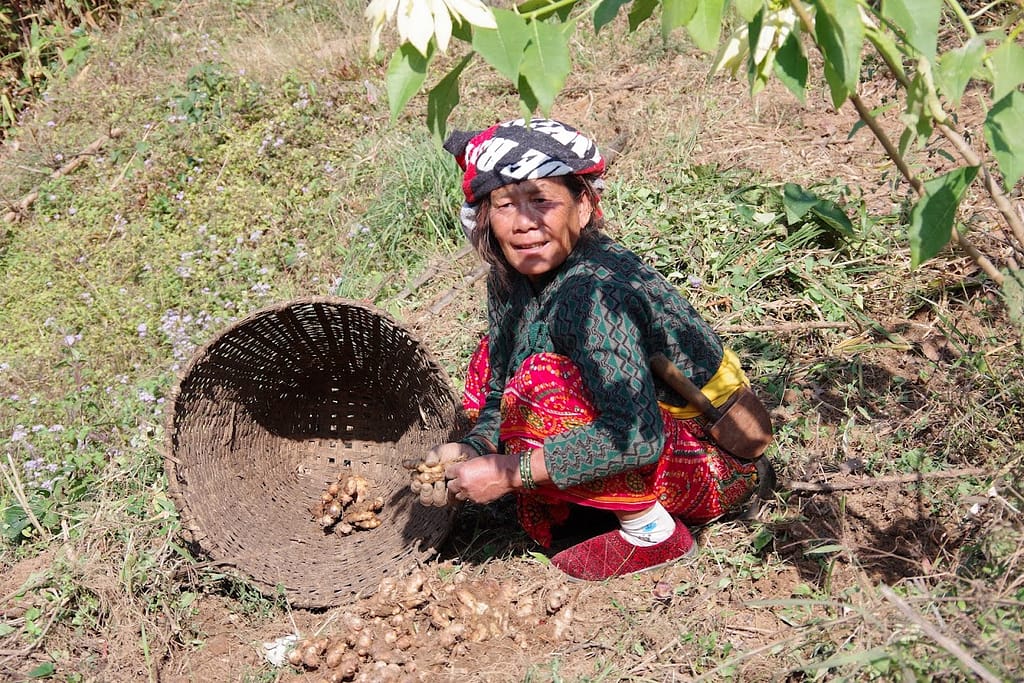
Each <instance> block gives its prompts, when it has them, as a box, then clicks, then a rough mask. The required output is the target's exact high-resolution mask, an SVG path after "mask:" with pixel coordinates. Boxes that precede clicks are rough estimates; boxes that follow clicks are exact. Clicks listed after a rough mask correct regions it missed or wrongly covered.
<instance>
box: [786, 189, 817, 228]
mask: <svg viewBox="0 0 1024 683" xmlns="http://www.w3.org/2000/svg"><path fill="white" fill-rule="evenodd" d="M819 201H821V199H820V198H819V197H818V195H816V194H814V193H813V192H811V191H810V190H806V189H804V188H803V187H801V186H800V185H797V184H796V183H786V184H785V185H783V186H782V206H783V207H784V208H785V209H786V222H787V223H790V224H793V223H796V222H797V221H798V220H800V219H801V218H803V217H804V216H805V215H807V212H808V211H810V210H811V207H812V206H814V205H815V204H817V203H818V202H819Z"/></svg>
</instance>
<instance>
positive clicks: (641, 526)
mask: <svg viewBox="0 0 1024 683" xmlns="http://www.w3.org/2000/svg"><path fill="white" fill-rule="evenodd" d="M619 526H620V527H622V528H621V529H620V530H619V533H620V534H622V537H623V538H624V539H626V540H627V541H629V542H630V543H632V544H633V545H637V546H640V547H646V546H652V545H657V544H658V543H661V542H662V541H664V540H665V539H667V538H668V537H669V536H671V535H672V532H673V531H675V530H676V520H674V519H672V515H670V514H668V511H667V510H665V508H663V507H662V506H661V503H655V504H654V505H653V506H652V507H651V508H650V509H649V510H647V512H645V513H644V514H642V515H640V516H639V517H634V518H633V519H620V520H619Z"/></svg>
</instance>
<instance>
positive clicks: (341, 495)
mask: <svg viewBox="0 0 1024 683" xmlns="http://www.w3.org/2000/svg"><path fill="white" fill-rule="evenodd" d="M383 508H384V498H383V497H381V496H372V495H370V482H369V481H368V480H367V479H366V478H365V477H361V476H360V475H358V474H351V473H350V472H347V471H346V472H341V473H340V474H338V480H337V481H334V482H332V483H331V484H329V485H328V486H327V488H326V489H325V490H324V492H323V493H322V494H320V500H319V501H318V502H317V504H316V505H314V506H313V508H312V509H311V510H310V512H312V513H313V518H314V519H315V520H316V521H317V522H318V523H319V524H320V526H322V527H323V528H324V529H330V528H332V527H334V528H335V529H336V530H337V531H338V532H339V533H341V534H344V535H346V536H347V535H348V534H350V533H352V532H353V531H355V530H356V529H376V528H377V527H379V526H380V525H381V520H380V518H379V517H378V516H377V513H378V512H380V511H381V510H382V509H383Z"/></svg>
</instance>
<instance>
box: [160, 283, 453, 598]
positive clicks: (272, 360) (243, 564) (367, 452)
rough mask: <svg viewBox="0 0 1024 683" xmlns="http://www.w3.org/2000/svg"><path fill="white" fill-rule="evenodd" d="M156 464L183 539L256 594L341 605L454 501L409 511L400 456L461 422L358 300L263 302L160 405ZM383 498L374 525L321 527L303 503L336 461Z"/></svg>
mask: <svg viewBox="0 0 1024 683" xmlns="http://www.w3.org/2000/svg"><path fill="white" fill-rule="evenodd" d="M167 420H168V428H167V458H166V471H167V479H168V482H169V489H170V494H171V496H172V498H173V499H174V500H175V502H176V503H177V505H178V509H179V511H180V514H181V518H182V521H183V525H184V527H185V530H186V532H187V535H188V536H190V537H191V540H193V541H194V542H196V543H198V545H199V546H200V548H201V549H202V550H203V551H204V552H205V554H206V555H208V556H209V557H210V559H211V560H214V561H219V562H223V563H229V564H232V565H233V566H234V567H235V568H236V569H237V570H238V571H239V572H241V573H242V574H244V575H247V576H248V577H249V578H250V579H251V580H252V582H253V583H254V584H255V585H256V586H258V587H259V588H260V590H261V591H262V592H263V593H264V594H266V595H268V596H270V595H274V594H276V593H277V592H278V591H279V590H282V589H283V591H284V592H285V594H286V596H287V597H288V599H289V601H290V602H291V603H292V604H293V605H295V606H298V607H306V608H318V607H330V606H335V605H338V604H342V603H343V602H345V601H346V600H349V599H352V598H354V597H355V596H356V595H359V594H361V595H368V594H370V593H372V592H373V591H374V590H375V588H376V587H377V585H378V584H379V582H380V579H381V578H382V577H383V576H384V575H386V574H388V573H394V572H396V571H398V570H400V569H401V568H402V567H404V566H406V565H408V564H411V563H412V562H413V561H420V560H423V559H426V558H428V557H429V556H431V555H432V554H434V553H436V551H437V548H438V547H439V546H440V544H441V543H443V541H444V540H445V538H446V536H447V535H448V533H449V531H450V530H451V527H452V525H453V524H454V514H455V513H454V510H452V509H447V508H430V507H424V506H421V505H420V504H419V503H418V502H417V499H416V497H415V495H414V494H412V492H411V491H410V490H409V487H408V483H409V473H408V472H407V471H406V470H405V469H404V468H403V467H402V466H401V461H402V460H403V458H405V457H409V456H415V455H420V454H423V453H425V452H426V450H427V449H429V448H430V447H431V446H433V445H435V444H438V443H443V442H446V441H450V440H453V439H455V438H458V436H460V435H461V433H462V431H464V429H465V425H466V423H465V417H464V415H463V413H462V409H461V407H460V406H459V404H458V402H457V401H456V399H455V397H454V395H453V392H452V390H451V386H450V384H449V381H448V378H447V376H446V375H445V373H444V371H443V370H442V369H441V368H440V367H439V366H438V365H437V364H436V363H435V362H434V360H433V359H432V357H431V355H430V353H429V352H428V350H427V349H426V348H425V347H424V346H423V344H422V343H420V342H419V341H417V340H416V339H414V338H413V337H412V335H410V333H409V332H408V331H406V330H405V329H403V327H402V326H401V325H399V324H398V323H397V322H396V321H395V320H394V319H392V318H391V317H390V316H388V315H387V314H386V313H384V312H381V311H379V310H376V309H374V308H371V307H369V306H366V305H364V304H361V303H356V302H352V301H346V300H342V299H334V298H307V299H301V300H295V301H291V302H286V303H283V304H280V305H276V306H271V307H269V308H265V309H262V310H260V311H257V312H255V313H253V314H252V315H250V316H249V317H247V318H245V319H244V320H241V321H239V322H237V323H235V324H233V325H231V326H230V327H228V328H227V329H225V330H224V331H223V332H221V333H220V334H219V335H218V336H217V337H216V338H215V339H213V340H212V341H211V342H210V343H209V344H207V345H206V346H205V347H203V348H201V349H199V350H198V351H197V352H196V354H195V355H194V356H193V358H192V360H191V361H190V363H189V364H188V366H187V368H186V371H185V372H184V374H183V376H182V378H181V380H180V382H179V383H178V387H177V390H176V391H175V394H174V400H173V402H172V403H171V405H170V406H169V407H168V418H167ZM342 469H347V470H349V471H351V472H352V473H355V474H361V475H363V476H365V477H366V478H368V479H369V480H370V481H371V484H372V486H373V494H374V495H379V496H383V497H384V499H385V505H384V509H383V511H381V512H380V513H378V514H379V516H380V518H381V520H382V522H383V523H382V525H381V526H379V527H377V528H376V529H372V530H359V531H356V532H354V533H352V534H350V535H348V536H343V535H341V534H339V533H337V532H332V531H325V530H323V529H322V528H321V527H320V525H319V524H317V523H316V522H315V521H314V520H313V516H312V514H311V513H310V509H311V508H312V507H313V506H314V504H315V503H316V502H317V500H318V499H319V497H320V495H321V494H322V493H323V491H324V489H325V488H326V487H327V485H328V484H329V483H330V482H332V481H334V480H335V479H336V477H337V475H338V473H339V471H340V470H342Z"/></svg>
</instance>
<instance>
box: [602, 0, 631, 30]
mask: <svg viewBox="0 0 1024 683" xmlns="http://www.w3.org/2000/svg"><path fill="white" fill-rule="evenodd" d="M627 2H629V0H601V4H599V5H598V6H597V9H596V10H594V33H597V32H598V31H600V30H601V29H602V28H604V27H605V26H607V25H608V24H610V23H611V22H612V21H613V20H614V19H615V17H617V16H618V15H619V10H620V9H621V8H622V6H623V5H625V4H626V3H627Z"/></svg>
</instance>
